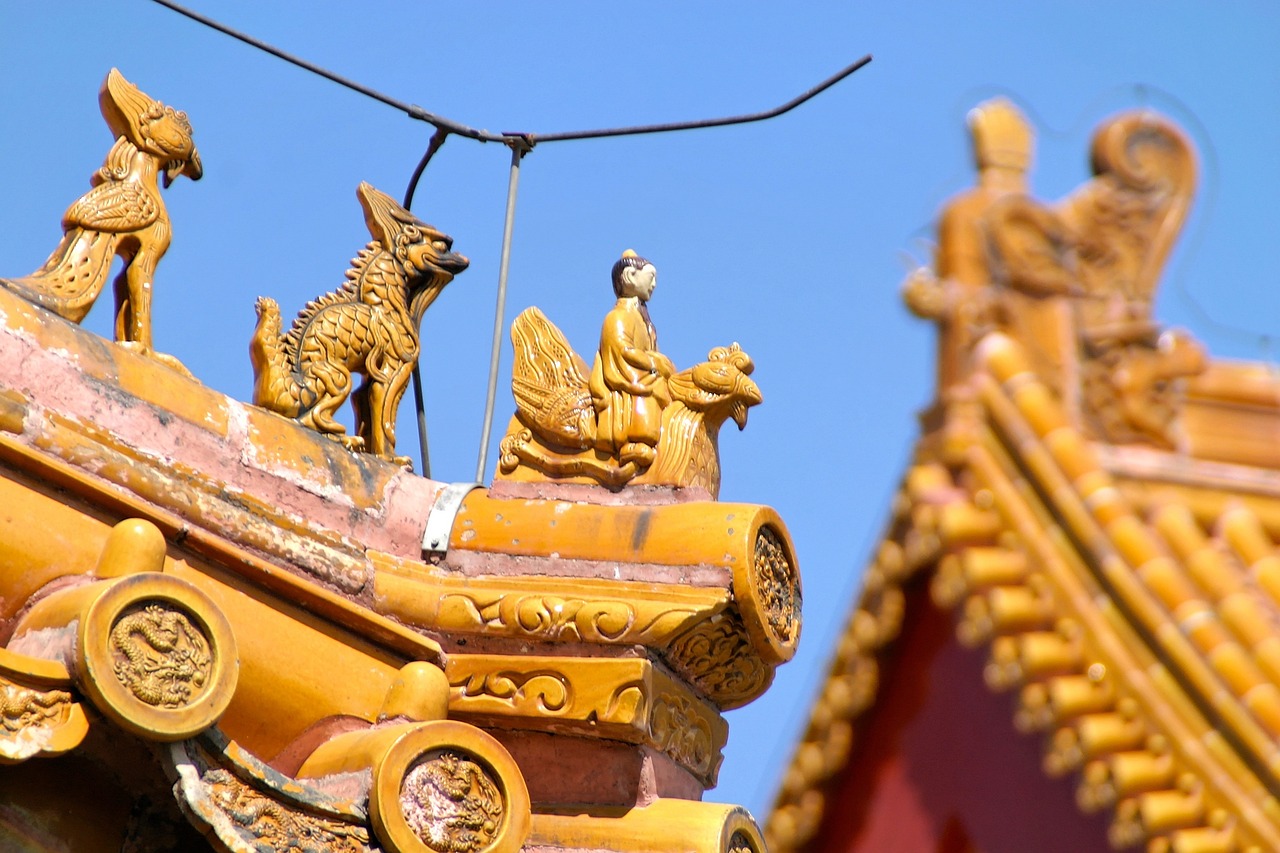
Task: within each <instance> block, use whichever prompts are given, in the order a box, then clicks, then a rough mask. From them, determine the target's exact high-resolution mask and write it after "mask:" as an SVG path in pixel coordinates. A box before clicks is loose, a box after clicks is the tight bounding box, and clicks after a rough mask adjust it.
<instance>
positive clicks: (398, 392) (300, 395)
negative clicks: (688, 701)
mask: <svg viewBox="0 0 1280 853" xmlns="http://www.w3.org/2000/svg"><path fill="white" fill-rule="evenodd" d="M357 195H358V196H359V198H360V201H361V204H362V205H364V207H365V220H366V222H367V223H368V225H369V229H370V232H371V233H372V234H373V236H374V240H373V241H371V242H370V243H369V244H368V245H367V246H365V248H364V249H363V250H361V252H360V253H359V255H357V256H356V258H355V259H354V260H352V262H351V268H350V269H349V270H348V271H347V278H346V281H345V282H344V283H343V284H342V286H341V287H339V288H337V289H336V290H333V291H331V292H329V293H326V294H324V295H323V296H320V297H319V298H317V299H314V300H312V301H311V302H309V303H307V305H306V307H304V308H303V309H302V311H301V312H299V314H298V317H297V319H295V320H294V321H293V325H292V326H291V327H290V328H289V330H288V331H287V332H285V333H284V334H281V327H282V323H281V319H280V307H279V306H278V305H277V304H276V301H275V300H274V299H270V298H268V297H262V298H260V299H259V300H258V304H257V310H258V325H257V328H256V329H255V330H254V334H253V339H252V340H251V342H250V344H249V357H250V359H251V360H252V362H253V370H254V376H255V380H254V390H253V402H254V404H255V405H258V406H262V407H263V408H266V409H270V410H271V411H273V412H276V413H278V414H281V415H284V416H285V417H288V418H293V419H295V420H297V421H298V422H299V423H301V424H302V425H304V426H307V427H310V428H311V429H314V430H316V431H318V432H320V433H322V434H324V435H328V436H331V437H333V438H335V439H337V440H339V441H342V443H343V444H345V445H346V446H347V447H349V448H351V449H353V450H366V451H368V452H370V453H373V454H376V455H378V456H380V457H382V458H384V459H387V460H389V461H394V462H396V463H398V464H405V463H407V462H408V460H407V459H406V458H403V457H397V456H395V455H394V454H395V417H396V411H397V409H398V408H399V405H400V400H401V398H402V397H403V396H404V391H405V387H406V383H407V382H408V379H409V375H410V373H411V371H412V369H413V365H414V363H415V362H416V360H417V358H418V350H419V342H418V326H419V324H420V323H421V322H422V315H423V314H424V313H425V312H426V310H427V308H428V307H430V305H431V303H433V302H434V301H435V299H436V297H437V296H439V295H440V292H441V291H442V290H443V289H444V287H445V285H446V284H448V283H449V282H450V281H451V280H452V279H453V276H454V275H455V274H456V273H458V272H461V271H462V270H464V269H466V266H467V259H466V258H464V257H463V256H461V255H458V254H455V253H453V252H451V251H450V248H451V241H450V240H449V238H448V237H446V236H445V235H443V234H441V233H439V232H438V231H436V230H435V229H433V228H432V227H431V226H429V225H426V224H425V223H422V222H419V221H418V220H417V219H415V218H414V217H413V216H412V214H410V213H409V212H408V211H406V210H405V209H404V208H402V207H400V206H399V205H398V204H396V203H395V202H394V201H392V200H391V199H390V198H389V197H387V196H386V195H385V194H383V193H380V192H378V191H377V190H375V189H374V188H373V187H371V186H369V185H368V184H361V185H360V190H359V191H358V193H357ZM356 374H361V375H363V376H364V377H365V382H364V384H363V385H362V386H361V387H360V388H359V389H358V390H356V389H354V380H353V377H354V375H356ZM353 391H354V395H353ZM349 396H350V397H352V401H353V405H354V408H355V413H356V433H357V434H356V435H347V434H346V428H345V427H344V426H343V425H342V424H340V423H338V421H337V420H335V419H334V415H335V414H336V412H337V410H338V407H339V406H341V405H342V403H343V402H344V401H345V400H346V399H347V397H349Z"/></svg>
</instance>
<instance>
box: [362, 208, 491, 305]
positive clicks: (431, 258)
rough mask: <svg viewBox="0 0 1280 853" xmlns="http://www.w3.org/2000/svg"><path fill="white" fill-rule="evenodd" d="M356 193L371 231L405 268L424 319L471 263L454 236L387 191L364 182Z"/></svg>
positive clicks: (415, 302)
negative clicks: (425, 220) (454, 244)
mask: <svg viewBox="0 0 1280 853" xmlns="http://www.w3.org/2000/svg"><path fill="white" fill-rule="evenodd" d="M356 196H357V197H358V198H359V199H360V205H361V207H363V208H364V221H365V224H366V225H368V226H369V233H370V234H372V235H373V238H374V239H375V240H377V241H378V242H379V243H381V244H382V246H383V248H385V249H386V250H387V251H389V252H391V253H392V254H394V255H395V256H396V259H397V260H398V261H399V262H400V264H401V265H402V266H403V267H404V271H405V274H406V275H407V276H408V278H409V288H410V291H411V294H412V299H413V313H414V315H415V316H416V317H418V318H419V319H421V316H422V312H424V311H426V309H427V307H428V306H429V305H430V304H431V303H432V302H434V301H435V298H436V296H438V295H439V294H440V291H441V290H443V289H444V286H445V285H446V284H448V283H449V282H450V281H452V280H453V277H454V276H455V275H457V274H458V273H460V272H462V271H463V270H465V269H466V268H467V265H468V264H470V263H471V262H470V261H469V260H467V258H466V256H464V255H460V254H458V253H457V252H455V251H453V238H452V237H450V236H449V235H447V234H444V233H442V232H440V231H438V230H436V228H434V227H433V226H431V225H428V224H427V223H425V222H423V221H422V220H420V219H418V218H417V217H416V216H414V215H413V214H412V213H410V212H409V211H407V210H405V209H404V208H403V207H401V206H400V205H399V204H398V203H396V201H395V200H394V199H392V198H391V197H390V196H389V195H387V194H386V193H384V192H381V191H380V190H377V189H374V188H373V187H372V186H371V185H369V184H367V183H363V182H362V183H361V184H360V186H359V188H357V189H356Z"/></svg>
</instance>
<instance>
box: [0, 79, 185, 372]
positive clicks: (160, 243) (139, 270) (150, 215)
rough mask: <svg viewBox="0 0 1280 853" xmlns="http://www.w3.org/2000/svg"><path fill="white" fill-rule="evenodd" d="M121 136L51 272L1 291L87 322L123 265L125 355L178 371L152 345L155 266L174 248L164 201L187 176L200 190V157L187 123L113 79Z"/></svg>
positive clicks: (76, 208) (75, 215) (107, 87)
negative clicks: (164, 191)
mask: <svg viewBox="0 0 1280 853" xmlns="http://www.w3.org/2000/svg"><path fill="white" fill-rule="evenodd" d="M98 101H99V104H100V106H101V108H102V116H103V118H105V119H106V121H107V126H108V127H109V128H110V129H111V132H112V133H113V134H114V135H115V137H116V141H115V144H114V145H112V146H111V151H110V152H109V153H108V154H107V159H106V162H105V163H104V164H103V165H102V168H100V169H99V170H98V171H97V172H95V173H94V174H93V177H92V178H90V180H89V183H90V185H91V187H92V188H91V189H90V190H89V192H87V193H85V194H84V195H83V196H81V197H80V198H79V199H77V200H76V201H75V202H74V203H73V204H72V205H71V207H69V208H67V212H66V213H65V214H63V217H62V231H63V236H62V242H61V243H59V244H58V247H57V248H56V249H54V250H53V254H51V255H50V256H49V259H48V260H47V261H45V263H44V266H42V267H41V268H40V269H38V270H36V271H35V272H33V273H31V274H30V275H28V276H24V277H22V278H12V279H0V286H4V287H7V288H8V289H10V290H12V291H14V292H16V293H18V294H20V295H21V296H23V297H24V298H26V299H28V300H30V301H32V302H34V303H36V304H37V305H40V306H42V307H44V308H47V309H48V310H50V311H53V312H54V313H55V314H58V315H59V316H61V317H64V318H66V319H68V320H70V321H71V322H73V323H79V322H81V321H82V320H84V318H85V315H87V314H88V313H89V309H90V308H92V307H93V303H94V302H95V301H96V300H97V298H98V295H99V294H100V293H101V292H102V288H103V286H104V285H105V284H106V281H107V276H108V275H110V272H111V264H112V261H113V260H114V259H115V256H116V255H119V256H120V257H121V258H123V259H124V269H123V271H121V273H120V274H119V276H118V277H117V278H116V281H115V312H116V313H115V337H116V340H117V341H119V342H120V343H121V344H123V345H124V346H127V347H129V348H131V349H134V350H136V351H138V352H140V353H142V354H143V355H149V356H154V357H155V358H156V359H157V360H159V361H161V362H163V363H165V364H168V365H169V366H171V367H174V368H176V369H178V370H181V371H183V372H184V373H185V372H186V369H185V368H183V367H182V365H181V364H180V363H179V362H178V361H177V360H176V359H174V358H173V357H172V356H167V355H163V354H160V353H154V352H153V350H152V345H151V289H152V278H153V277H154V275H155V270H156V266H157V265H158V264H159V263H160V259H161V258H162V257H164V253H165V251H166V250H168V248H169V241H170V239H171V234H172V229H171V227H170V225H169V215H168V213H167V212H166V211H165V207H164V201H163V200H162V199H161V196H160V187H159V183H158V182H159V180H161V175H162V176H163V178H162V179H163V181H164V186H165V187H166V188H168V186H169V185H170V184H171V183H173V181H174V179H176V178H177V177H178V176H179V175H186V176H187V177H189V178H191V179H192V180H193V181H194V180H199V179H200V177H201V175H202V174H203V171H204V170H203V167H202V166H201V164H200V155H199V154H198V153H197V152H196V147H195V143H194V142H193V141H192V139H191V122H189V121H188V120H187V115H186V113H183V112H180V111H178V110H175V109H173V108H172V107H167V106H165V105H164V104H162V103H160V102H159V101H155V100H152V99H151V98H150V97H148V96H147V95H146V94H144V93H143V92H141V91H140V90H139V89H138V87H136V86H134V85H133V84H132V83H130V82H129V81H128V80H126V79H125V78H124V76H123V75H121V73H120V72H119V71H118V70H116V69H114V68H113V69H111V71H110V72H109V73H108V74H107V79H106V81H105V82H104V83H103V84H102V90H101V92H100V93H99V96H98Z"/></svg>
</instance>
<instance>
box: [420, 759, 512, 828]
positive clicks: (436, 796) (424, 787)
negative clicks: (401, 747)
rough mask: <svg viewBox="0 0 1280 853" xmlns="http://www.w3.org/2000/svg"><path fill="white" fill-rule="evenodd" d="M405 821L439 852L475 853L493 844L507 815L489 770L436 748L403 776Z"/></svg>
mask: <svg viewBox="0 0 1280 853" xmlns="http://www.w3.org/2000/svg"><path fill="white" fill-rule="evenodd" d="M400 808H401V810H402V812H403V814H404V817H405V822H406V823H408V825H409V828H410V829H412V830H413V832H414V834H415V835H417V836H418V838H420V839H421V840H422V843H423V844H425V845H427V846H428V847H430V848H431V849H432V850H435V851H437V853H477V851H480V850H484V849H485V848H487V847H488V846H489V845H490V844H492V843H493V840H494V838H495V837H496V836H497V834H498V830H499V829H500V828H501V825H502V818H503V813H504V811H505V809H504V805H503V801H502V794H501V792H500V790H499V788H498V785H497V783H496V782H495V781H494V779H493V778H492V776H491V775H490V773H489V771H488V770H487V769H486V768H485V767H484V766H482V765H481V764H479V763H477V762H476V761H473V760H472V759H471V758H469V757H468V756H466V755H465V754H463V753H461V752H457V751H454V750H437V751H434V752H430V753H428V754H427V756H426V757H425V758H424V759H423V760H422V761H420V762H419V763H417V764H416V765H414V767H413V768H412V769H411V770H410V771H409V772H408V773H407V774H405V777H404V783H403V784H402V785H401V788H400Z"/></svg>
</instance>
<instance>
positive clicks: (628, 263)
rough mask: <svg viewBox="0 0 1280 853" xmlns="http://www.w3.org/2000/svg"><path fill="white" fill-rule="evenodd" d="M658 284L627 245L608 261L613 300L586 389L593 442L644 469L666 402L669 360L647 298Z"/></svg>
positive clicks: (671, 368) (659, 431) (650, 269)
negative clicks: (591, 412)
mask: <svg viewBox="0 0 1280 853" xmlns="http://www.w3.org/2000/svg"><path fill="white" fill-rule="evenodd" d="M657 283H658V272H657V270H656V269H654V266H653V264H651V263H650V262H649V261H647V260H645V259H644V258H642V257H640V256H639V255H637V254H636V253H635V252H633V251H631V250H630V249H628V250H627V251H626V252H623V254H622V257H621V258H619V259H618V262H617V263H615V264H614V265H613V292H614V294H615V295H616V296H617V297H618V302H617V304H616V305H614V307H613V310H612V311H610V312H609V313H608V314H606V315H605V318H604V325H603V326H602V327H601V329H600V349H599V351H598V352H597V353H596V360H595V364H594V365H592V367H591V379H590V382H589V383H588V388H589V389H590V391H591V401H592V404H593V406H594V407H595V411H596V440H595V447H596V449H597V450H600V451H602V452H604V453H608V454H610V455H616V456H617V457H618V460H619V461H620V462H622V463H624V464H625V463H627V462H634V463H635V465H636V467H637V468H648V467H649V466H650V465H652V464H653V460H654V458H655V456H656V455H657V451H656V448H657V446H658V439H659V438H660V437H661V435H662V410H663V409H664V408H665V407H666V406H667V404H668V403H670V402H671V395H670V393H669V392H668V390H667V378H668V377H670V376H671V374H672V373H673V372H675V368H674V366H672V364H671V360H670V359H669V358H667V357H666V356H665V355H663V354H662V353H660V352H658V332H657V330H656V329H654V327H653V321H652V320H651V319H650V317H649V300H650V299H651V298H652V297H653V291H654V288H655V287H656V286H657Z"/></svg>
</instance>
